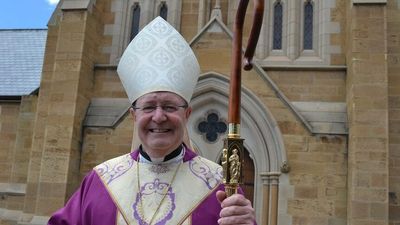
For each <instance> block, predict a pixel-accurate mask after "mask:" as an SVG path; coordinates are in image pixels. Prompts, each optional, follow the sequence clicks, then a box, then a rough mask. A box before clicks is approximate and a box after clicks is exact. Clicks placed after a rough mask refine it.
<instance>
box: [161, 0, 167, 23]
mask: <svg viewBox="0 0 400 225" xmlns="http://www.w3.org/2000/svg"><path fill="white" fill-rule="evenodd" d="M160 16H161V17H162V18H163V19H164V20H167V18H168V6H167V3H166V2H161V7H160Z"/></svg>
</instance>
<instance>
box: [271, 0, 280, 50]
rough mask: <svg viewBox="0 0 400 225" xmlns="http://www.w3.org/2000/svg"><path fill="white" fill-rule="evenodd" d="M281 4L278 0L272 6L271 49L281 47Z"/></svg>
mask: <svg viewBox="0 0 400 225" xmlns="http://www.w3.org/2000/svg"><path fill="white" fill-rule="evenodd" d="M282 18H283V6H282V3H281V2H280V1H278V2H277V3H276V4H275V6H274V30H273V44H272V49H282V26H283V21H282Z"/></svg>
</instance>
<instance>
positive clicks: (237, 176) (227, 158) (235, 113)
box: [221, 0, 264, 197]
mask: <svg viewBox="0 0 400 225" xmlns="http://www.w3.org/2000/svg"><path fill="white" fill-rule="evenodd" d="M248 3H249V0H240V2H239V7H238V11H237V13H236V19H235V24H234V30H233V49H232V66H231V80H230V89H229V111H228V122H229V125H228V137H227V138H225V140H224V149H223V151H222V157H221V159H222V160H221V164H222V168H223V183H224V184H225V192H226V195H227V196H228V197H229V196H231V195H233V194H235V193H237V190H238V187H239V183H241V181H242V169H241V167H242V164H243V140H244V139H242V138H241V137H240V96H241V72H242V36H243V24H244V17H245V15H246V9H247V5H248ZM263 14H264V0H254V17H253V26H252V28H251V32H250V37H249V40H248V43H247V48H246V51H245V53H244V64H243V68H244V69H245V70H251V69H252V68H253V65H252V59H253V56H254V51H255V49H256V45H257V41H258V37H259V36H260V30H261V25H262V20H263Z"/></svg>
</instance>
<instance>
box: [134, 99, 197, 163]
mask: <svg viewBox="0 0 400 225" xmlns="http://www.w3.org/2000/svg"><path fill="white" fill-rule="evenodd" d="M186 106H187V104H186V102H185V100H183V98H181V97H180V96H178V95H176V94H174V93H171V92H152V93H149V94H146V95H143V96H141V97H140V98H138V99H137V101H136V104H135V109H131V113H132V115H133V117H134V120H135V123H136V126H137V131H138V136H139V139H140V141H141V142H142V146H143V150H144V151H145V152H146V153H147V154H149V155H150V156H151V157H164V156H165V155H167V154H168V153H170V152H172V151H173V150H175V149H176V148H177V147H178V146H179V145H180V144H182V141H183V135H184V132H185V126H186V123H187V121H188V118H189V115H190V113H191V109H190V108H189V107H186Z"/></svg>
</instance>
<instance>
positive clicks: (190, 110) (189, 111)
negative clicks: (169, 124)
mask: <svg viewBox="0 0 400 225" xmlns="http://www.w3.org/2000/svg"><path fill="white" fill-rule="evenodd" d="M190 114H192V107H190V106H188V107H187V109H186V111H185V117H186V119H189V116H190Z"/></svg>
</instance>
